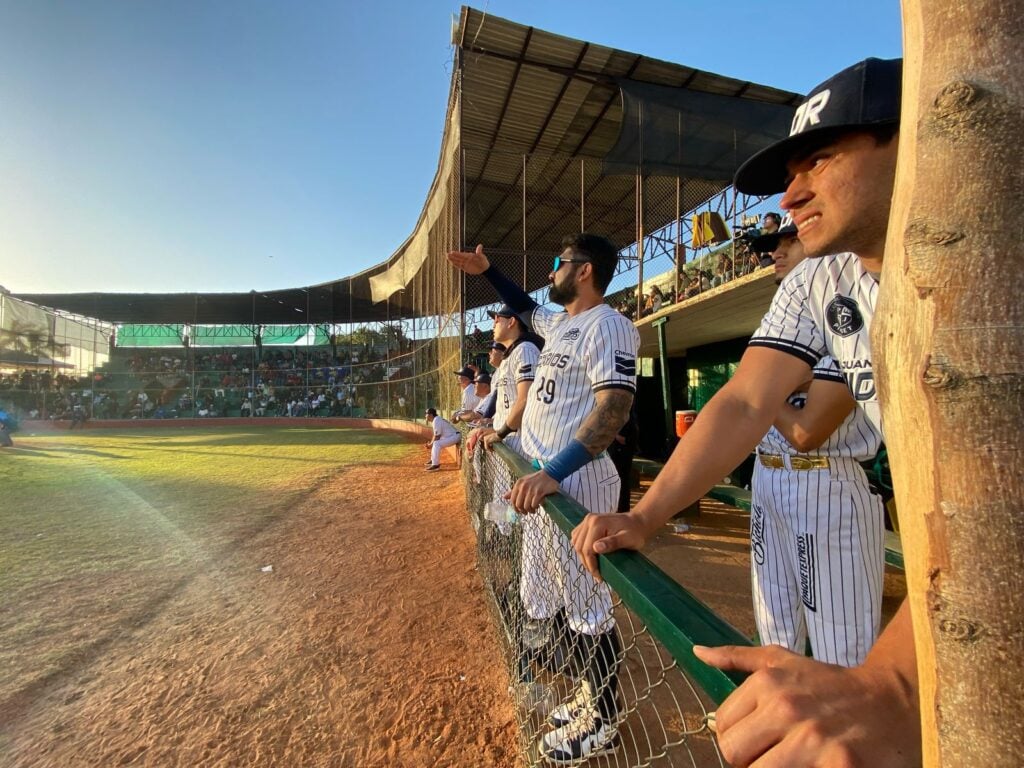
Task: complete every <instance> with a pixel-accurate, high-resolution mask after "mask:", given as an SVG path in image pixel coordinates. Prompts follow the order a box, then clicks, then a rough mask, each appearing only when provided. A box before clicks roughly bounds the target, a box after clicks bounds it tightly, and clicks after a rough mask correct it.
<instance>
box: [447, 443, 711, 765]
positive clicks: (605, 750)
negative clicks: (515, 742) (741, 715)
mask: <svg viewBox="0 0 1024 768" xmlns="http://www.w3.org/2000/svg"><path fill="white" fill-rule="evenodd" d="M499 453H500V451H499V452H495V453H490V452H485V451H483V450H480V449H478V450H476V451H474V453H473V455H472V456H470V457H466V459H465V460H464V461H463V475H464V482H465V487H466V495H467V503H468V508H469V515H470V522H471V524H472V527H473V530H474V531H475V532H476V537H477V544H478V558H479V568H480V572H481V575H482V577H483V582H484V585H485V588H486V591H487V596H488V598H489V600H488V604H489V606H490V608H491V611H492V614H493V618H494V620H495V622H496V624H497V626H498V628H499V630H500V631H499V635H500V637H501V641H502V648H503V651H504V661H505V663H506V665H507V668H508V673H509V679H510V680H511V681H512V683H511V686H510V694H511V696H512V699H513V702H514V704H515V711H516V717H517V719H518V725H519V737H520V743H521V747H522V751H523V754H524V756H525V757H526V759H527V761H528V763H529V764H530V765H540V764H546V763H545V760H546V759H550V758H551V756H552V753H554V752H556V751H557V750H558V749H559V748H562V749H566V748H568V746H567V745H571V743H572V741H573V739H574V738H575V739H577V740H578V739H579V737H580V735H581V734H582V733H583V732H584V731H587V730H588V729H589V730H590V731H593V732H595V733H596V734H597V736H596V737H595V738H597V739H598V742H597V749H596V751H595V752H594V753H593V755H592V756H591V757H590V758H589V760H588V762H587V764H588V765H605V766H712V765H718V766H720V765H724V762H723V761H722V758H721V755H720V754H719V752H718V748H717V745H716V744H715V741H714V738H713V736H712V734H711V732H710V731H709V729H708V728H707V714H708V712H709V710H711V709H713V708H714V705H713V703H712V702H711V701H710V699H709V698H708V697H707V696H706V695H705V694H703V692H702V691H701V690H700V688H699V687H698V686H696V685H695V684H694V683H693V682H692V681H691V679H690V678H689V677H688V676H687V675H686V674H685V673H684V672H683V671H682V670H681V669H680V668H679V666H678V665H677V664H676V662H675V661H674V660H673V658H672V656H671V655H670V654H669V653H668V651H667V650H666V649H665V647H664V646H663V645H662V643H661V642H659V640H658V639H656V638H655V637H654V636H653V635H652V634H651V632H650V631H649V630H648V628H647V627H646V626H645V625H644V623H643V622H642V621H641V620H640V619H638V618H637V617H636V615H635V614H634V613H633V612H632V611H630V610H629V609H628V608H627V607H626V606H625V605H624V604H623V602H622V600H621V599H620V598H619V597H618V596H617V595H615V594H614V593H612V592H610V591H609V590H608V588H607V587H606V586H604V585H598V584H596V583H595V582H594V581H593V580H592V579H591V578H590V576H589V575H587V574H586V572H585V571H583V570H582V568H581V566H580V564H579V560H578V558H577V557H576V555H575V554H574V552H573V550H572V547H571V544H570V542H569V540H568V538H567V537H566V535H565V533H564V532H563V531H561V530H560V529H559V527H558V526H557V525H556V524H555V523H554V521H553V519H552V517H551V516H549V515H548V513H547V512H545V511H544V510H538V512H537V513H536V514H533V515H528V516H522V517H516V516H515V515H514V514H513V513H512V512H511V510H510V508H509V507H508V506H507V504H505V503H504V502H503V500H502V495H503V494H504V493H505V492H506V491H507V490H508V489H509V488H511V486H512V483H513V482H514V481H515V478H516V475H517V473H516V471H515V470H513V469H512V468H511V467H510V466H509V464H508V463H506V461H505V460H504V459H503V458H502V457H501V456H500V455H499ZM595 722H596V723H600V724H601V725H600V726H598V727H597V728H595V727H594V726H595ZM602 727H603V729H604V730H601V728H602Z"/></svg>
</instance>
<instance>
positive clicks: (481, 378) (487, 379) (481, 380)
mask: <svg viewBox="0 0 1024 768" xmlns="http://www.w3.org/2000/svg"><path fill="white" fill-rule="evenodd" d="M473 383H474V384H490V383H491V374H489V373H478V374H477V375H476V378H475V379H473Z"/></svg>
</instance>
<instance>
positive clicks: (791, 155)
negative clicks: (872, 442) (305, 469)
mask: <svg viewBox="0 0 1024 768" xmlns="http://www.w3.org/2000/svg"><path fill="white" fill-rule="evenodd" d="M901 70H902V67H901V62H900V61H899V60H895V61H880V60H878V59H868V60H867V61H864V62H861V63H860V64H858V65H855V66H854V67H851V68H849V69H847V70H844V71H843V72H841V73H839V74H838V75H836V76H835V77H833V78H831V79H830V80H828V81H826V82H825V83H822V84H821V85H820V86H818V87H817V88H815V89H814V90H813V91H811V93H810V95H809V96H808V98H807V99H806V100H805V102H804V103H803V104H802V105H801V106H800V107H799V108H798V109H797V112H796V116H795V118H794V120H793V127H792V130H791V135H790V136H789V137H788V138H787V139H784V140H783V141H781V142H778V143H776V144H774V145H772V146H770V147H768V148H767V149H765V150H763V151H762V152H761V153H759V154H758V155H755V156H754V157H753V158H751V159H750V160H748V161H747V162H746V163H745V164H744V165H743V166H742V167H741V168H740V170H739V171H738V173H737V176H736V187H737V188H738V189H739V190H740V191H742V192H747V193H752V194H771V193H774V192H780V191H785V194H784V195H783V198H782V201H781V205H782V207H783V208H785V209H786V210H787V211H789V212H790V213H791V214H792V216H793V221H794V223H795V224H796V225H797V228H798V231H799V235H798V236H799V238H800V241H801V243H803V245H804V248H805V250H806V251H807V253H808V255H809V256H811V257H819V258H810V259H808V260H807V261H805V262H804V263H803V264H801V265H800V267H798V269H797V270H796V271H795V272H794V273H793V275H791V276H790V278H789V279H788V280H787V285H788V286H789V287H790V289H792V290H791V291H790V292H789V293H790V294H792V295H784V292H783V291H780V294H779V295H778V296H777V297H776V299H775V301H773V303H772V307H771V309H770V310H769V313H768V314H767V315H766V316H765V319H764V321H763V322H762V325H761V328H760V329H759V330H758V332H757V333H756V334H755V337H754V339H753V340H752V341H751V345H750V347H749V348H748V349H747V351H746V352H745V354H744V356H743V359H742V360H741V361H740V365H739V367H738V369H737V371H736V374H735V376H734V377H733V378H732V379H731V380H730V381H729V383H728V384H727V385H726V386H725V387H723V388H722V390H721V391H720V392H719V393H718V394H717V395H716V396H715V397H714V398H712V400H711V402H709V403H708V404H707V405H706V406H705V407H704V409H703V410H702V411H701V414H700V417H699V418H698V419H697V421H696V422H695V424H694V426H693V428H691V429H690V430H689V431H688V432H687V433H686V436H685V437H684V438H683V439H682V440H681V441H680V442H679V445H678V446H677V447H676V450H675V452H674V453H673V455H672V457H671V458H670V460H669V462H668V464H667V465H666V467H665V470H664V471H663V472H662V473H661V475H660V476H659V477H658V480H657V482H656V483H655V484H654V485H653V486H652V487H651V489H650V490H649V491H648V492H647V494H646V495H645V496H644V498H643V499H642V500H641V501H640V503H639V504H638V505H637V507H636V509H634V510H633V512H631V513H628V514H625V515H614V516H613V517H610V518H598V517H594V516H589V517H588V518H587V519H586V520H585V521H584V522H583V523H582V524H581V525H580V526H579V527H578V528H577V529H576V531H574V532H573V543H574V545H575V546H576V548H577V550H578V551H579V552H580V553H581V554H582V556H583V557H584V559H585V561H586V563H587V565H588V567H589V568H592V569H593V570H594V571H595V572H596V570H597V562H596V555H595V553H605V552H611V551H613V550H615V549H619V548H622V547H628V548H633V549H635V548H639V547H641V546H643V543H644V542H645V540H646V539H647V538H648V537H649V536H650V535H651V533H652V532H654V531H656V530H657V529H658V528H659V527H660V525H661V524H662V523H663V522H664V521H665V520H667V519H668V518H669V517H671V516H672V515H673V514H674V513H675V512H676V511H678V510H679V509H681V508H683V507H685V506H687V505H689V504H691V503H693V502H695V501H696V500H697V499H699V498H700V497H701V496H702V495H703V494H704V493H705V492H706V491H707V490H708V489H710V487H711V486H712V485H713V484H714V483H715V482H716V481H717V479H718V478H720V477H722V476H723V475H725V474H726V473H727V472H729V471H730V469H731V468H732V467H734V466H735V465H736V464H737V463H739V461H740V460H741V459H742V458H743V457H744V456H745V455H746V454H747V453H748V452H749V451H750V449H751V448H753V447H754V445H756V444H757V442H758V440H759V439H760V437H761V436H762V435H764V433H765V432H766V430H767V429H768V427H769V425H771V423H772V421H773V420H774V419H775V416H776V414H777V413H778V412H779V409H780V407H781V406H782V404H783V403H784V402H785V400H786V398H787V396H788V395H789V394H790V393H791V392H792V391H793V390H794V389H796V388H797V386H798V385H799V384H800V382H801V381H803V380H805V379H807V377H808V374H809V372H810V369H811V366H812V365H813V364H814V362H815V361H817V360H818V359H819V358H821V357H823V356H824V355H826V354H830V355H831V356H832V357H833V358H834V359H835V360H836V361H838V363H839V365H840V370H841V371H842V373H843V376H844V378H845V379H846V382H847V384H848V385H849V387H850V390H851V393H852V395H853V396H854V398H855V399H856V400H857V404H858V406H860V407H861V408H863V409H864V411H865V413H866V415H867V416H868V417H869V418H870V419H871V420H872V421H873V422H874V423H875V424H876V425H877V424H878V412H879V411H878V401H877V398H876V397H875V392H874V387H873V386H872V367H871V349H870V345H869V336H868V330H869V328H870V324H871V318H872V315H873V312H874V307H875V300H876V296H877V288H878V274H879V272H880V270H881V266H882V258H883V254H884V250H885V236H886V228H887V226H888V220H889V208H890V202H891V197H892V192H893V181H894V178H895V172H896V150H897V146H898V139H897V134H898V132H899V106H900V80H901ZM827 254H834V255H827ZM783 288H784V289H785V288H786V285H784V286H783ZM793 291H796V294H800V295H799V296H797V295H796V294H794V293H793ZM696 652H697V653H698V655H699V656H700V658H702V659H704V660H705V661H706V662H708V663H712V664H715V665H716V666H720V667H724V668H733V669H741V670H745V671H749V672H753V673H754V674H752V675H751V676H750V677H749V678H748V679H747V680H746V682H745V683H744V684H743V685H741V686H740V687H739V688H738V689H737V690H736V692H735V693H734V694H733V695H732V696H730V697H729V698H728V699H727V700H726V701H725V702H724V703H723V704H722V706H721V707H720V708H719V711H718V728H719V741H720V744H721V747H722V752H723V754H724V755H725V756H726V758H727V759H728V760H729V761H730V762H732V763H733V764H734V765H739V766H746V765H750V764H751V763H754V761H755V760H756V761H757V765H780V766H782V765H785V766H789V767H791V768H799V766H831V765H871V766H874V767H875V768H881V767H882V766H905V765H915V764H916V763H917V762H918V760H919V757H918V756H919V754H920V723H919V719H918V710H917V697H916V694H915V690H916V685H917V667H916V660H915V649H914V642H913V631H912V627H911V623H910V612H909V609H908V607H907V604H906V603H905V602H904V605H903V606H902V607H901V608H900V610H899V612H898V613H897V615H896V616H895V617H894V618H893V620H892V622H890V624H889V626H888V627H886V629H885V631H884V632H883V633H882V635H881V636H880V637H879V640H878V642H877V643H876V644H875V646H874V647H873V648H872V650H871V651H870V653H869V654H868V657H867V659H866V660H865V662H864V664H862V665H861V666H859V667H853V668H849V669H847V668H842V667H834V666H831V665H828V664H822V663H820V662H817V661H812V660H809V659H805V658H803V657H801V656H798V655H796V654H793V653H789V652H787V651H784V650H782V649H780V648H778V647H767V648H719V649H697V650H696Z"/></svg>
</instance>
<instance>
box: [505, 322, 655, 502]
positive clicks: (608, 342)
mask: <svg viewBox="0 0 1024 768" xmlns="http://www.w3.org/2000/svg"><path fill="white" fill-rule="evenodd" d="M530 325H531V326H532V327H533V329H534V330H535V331H536V332H537V333H538V334H540V335H541V336H543V337H544V339H545V344H544V351H543V352H542V353H541V354H540V357H539V358H538V361H537V373H536V378H535V379H534V381H533V384H532V385H531V386H530V392H529V394H528V395H527V397H528V398H529V399H528V400H527V401H526V411H525V413H524V414H523V426H522V429H521V430H520V431H521V432H522V446H523V451H524V452H525V453H526V455H527V456H533V457H534V458H539V459H541V460H542V461H547V460H548V459H550V458H552V457H553V456H554V455H555V454H556V453H558V452H559V451H560V450H562V448H564V447H565V446H566V445H568V444H569V442H570V441H571V440H572V439H573V438H574V437H575V436H576V431H577V430H578V429H579V428H580V425H581V424H582V423H583V420H584V419H585V418H586V417H587V416H588V415H589V414H590V412H591V411H593V410H594V406H595V405H596V402H597V401H596V399H595V398H594V393H595V392H600V391H601V390H602V389H611V388H618V389H625V390H628V391H629V392H636V355H637V350H638V349H639V347H640V335H639V334H638V333H637V330H636V328H635V327H634V326H633V323H632V322H630V320H629V319H628V318H626V317H625V316H623V315H622V314H620V313H619V312H617V311H615V310H614V309H612V308H611V307H609V306H608V305H607V304H599V305H597V306H596V307H591V308H590V309H588V310H586V311H585V312H581V313H580V314H578V315H576V316H575V317H570V316H569V314H568V313H566V312H552V311H551V310H549V309H546V308H544V307H536V308H535V309H534V310H533V313H532V317H531V319H530ZM616 490H617V489H616Z"/></svg>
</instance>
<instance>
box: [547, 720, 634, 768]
mask: <svg viewBox="0 0 1024 768" xmlns="http://www.w3.org/2000/svg"><path fill="white" fill-rule="evenodd" d="M537 746H538V748H539V749H540V753H541V755H542V756H543V757H544V759H545V760H547V761H548V762H549V763H555V764H556V765H577V764H579V763H581V762H583V761H584V760H589V759H590V758H592V757H597V756H598V755H607V754H609V753H611V752H614V751H615V750H617V749H618V748H619V732H618V729H616V728H615V727H614V726H613V725H610V724H606V723H605V722H604V721H603V720H602V719H601V718H599V717H590V716H589V715H584V716H583V717H579V718H577V719H576V720H574V721H573V722H571V723H569V724H568V725H563V726H562V727H561V728H556V729H555V730H553V731H551V732H550V733H548V734H545V735H544V736H543V737H542V738H541V740H540V744H538V745H537Z"/></svg>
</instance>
